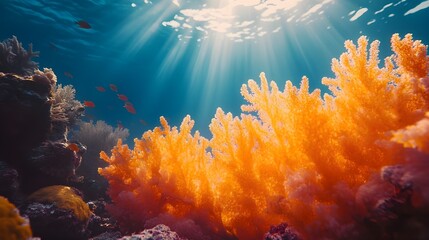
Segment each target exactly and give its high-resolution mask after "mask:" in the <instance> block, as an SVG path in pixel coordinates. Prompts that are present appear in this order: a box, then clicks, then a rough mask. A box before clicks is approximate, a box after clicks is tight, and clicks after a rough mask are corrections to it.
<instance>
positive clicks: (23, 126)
mask: <svg viewBox="0 0 429 240" xmlns="http://www.w3.org/2000/svg"><path fill="white" fill-rule="evenodd" d="M49 97H50V88H49V86H47V85H44V84H40V83H38V82H36V81H33V80H32V79H31V78H30V77H25V78H24V77H20V76H17V75H12V74H0V116H1V118H0V156H2V157H4V159H7V161H8V162H9V163H13V165H15V164H16V161H19V160H17V159H20V157H19V156H23V155H25V154H26V153H28V151H29V150H30V149H31V148H33V147H35V146H37V145H39V144H40V143H41V142H42V141H44V140H45V139H46V137H47V134H48V132H49V130H50V127H51V120H50V108H51V103H50V101H49Z"/></svg>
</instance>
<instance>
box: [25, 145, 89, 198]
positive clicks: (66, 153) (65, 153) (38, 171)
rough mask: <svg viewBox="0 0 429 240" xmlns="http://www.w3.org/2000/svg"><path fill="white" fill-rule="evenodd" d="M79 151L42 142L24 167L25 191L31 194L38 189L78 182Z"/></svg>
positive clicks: (32, 152) (66, 146)
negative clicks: (76, 172)
mask: <svg viewBox="0 0 429 240" xmlns="http://www.w3.org/2000/svg"><path fill="white" fill-rule="evenodd" d="M81 153H82V152H81V151H74V150H73V149H70V148H69V147H68V144H67V143H62V142H50V141H46V142H43V143H42V144H41V145H40V146H38V147H36V148H34V149H33V150H32V151H31V154H30V157H29V158H28V160H26V161H27V162H26V166H25V169H24V170H25V177H24V181H25V182H24V183H25V186H24V188H25V191H26V192H31V191H34V190H36V189H38V188H41V187H45V186H49V185H56V184H63V185H64V184H68V183H70V182H73V181H79V180H80V179H79V178H78V177H77V176H76V174H75V171H76V168H77V167H79V165H80V162H81V159H82V156H81Z"/></svg>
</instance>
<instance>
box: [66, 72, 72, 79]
mask: <svg viewBox="0 0 429 240" xmlns="http://www.w3.org/2000/svg"><path fill="white" fill-rule="evenodd" d="M64 75H65V76H66V77H68V78H73V74H71V73H70V72H64Z"/></svg>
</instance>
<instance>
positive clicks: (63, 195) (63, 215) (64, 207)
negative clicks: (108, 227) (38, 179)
mask: <svg viewBox="0 0 429 240" xmlns="http://www.w3.org/2000/svg"><path fill="white" fill-rule="evenodd" d="M23 213H24V214H25V215H27V216H28V217H29V219H30V224H31V228H32V229H33V232H34V235H35V236H37V237H41V238H42V239H43V240H50V239H53V240H54V239H70V240H80V239H87V236H86V230H87V226H88V221H89V218H90V215H91V211H90V209H89V207H88V205H86V203H85V202H84V201H83V200H82V198H81V196H80V195H79V192H78V191H77V190H76V189H72V188H70V187H67V186H49V187H45V188H42V189H40V190H38V191H36V192H35V193H33V194H31V195H30V196H29V197H28V199H27V203H26V205H25V206H24V208H23Z"/></svg>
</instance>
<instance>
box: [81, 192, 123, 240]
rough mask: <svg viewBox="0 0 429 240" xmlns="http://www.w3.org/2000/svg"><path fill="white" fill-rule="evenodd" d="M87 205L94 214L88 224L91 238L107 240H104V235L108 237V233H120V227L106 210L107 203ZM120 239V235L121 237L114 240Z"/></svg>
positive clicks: (90, 203)
mask: <svg viewBox="0 0 429 240" xmlns="http://www.w3.org/2000/svg"><path fill="white" fill-rule="evenodd" d="M87 204H88V206H89V209H90V210H91V211H92V212H93V214H92V215H91V218H90V220H89V224H88V232H89V234H88V235H89V237H94V238H95V239H105V238H102V237H103V234H106V235H107V234H108V233H118V232H119V226H118V225H117V223H116V221H115V220H114V219H113V218H112V217H111V216H110V215H109V214H108V212H107V210H106V202H105V201H103V200H98V201H91V202H88V203H87ZM109 236H110V235H109ZM119 237H121V234H120V233H119V236H117V237H116V238H114V239H117V238H119Z"/></svg>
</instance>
